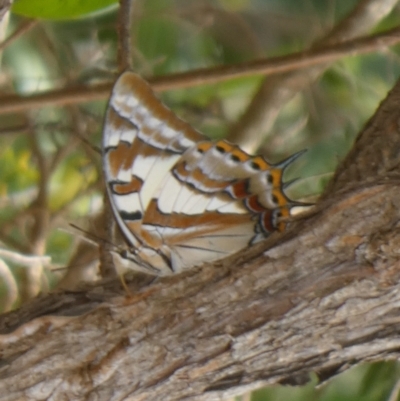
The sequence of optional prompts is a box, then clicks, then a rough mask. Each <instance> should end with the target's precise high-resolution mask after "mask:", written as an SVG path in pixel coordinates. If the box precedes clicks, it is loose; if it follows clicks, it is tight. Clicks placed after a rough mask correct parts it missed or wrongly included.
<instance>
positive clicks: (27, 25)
mask: <svg viewBox="0 0 400 401" xmlns="http://www.w3.org/2000/svg"><path fill="white" fill-rule="evenodd" d="M38 23H39V20H36V19H29V20H27V21H24V22H22V23H21V25H20V26H19V27H18V28H17V29H16V30H15V31H14V32H13V33H12V34H11V35H10V36H9V37H8V38H7V39H5V40H3V42H1V43H0V51H2V50H4V49H5V48H6V47H7V46H9V45H10V44H11V43H13V42H15V41H16V40H17V39H18V38H19V37H20V36H22V35H23V34H24V33H26V32H28V31H29V30H31V29H32V28H33V27H35V26H36V25H37V24H38Z"/></svg>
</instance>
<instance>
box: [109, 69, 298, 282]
mask: <svg viewBox="0 0 400 401" xmlns="http://www.w3.org/2000/svg"><path fill="white" fill-rule="evenodd" d="M301 153H303V152H299V153H296V154H294V155H293V156H291V157H289V158H288V159H286V160H284V161H282V162H280V163H278V164H271V163H269V162H268V161H267V160H266V159H265V158H264V157H262V156H250V155H248V154H247V153H246V152H244V151H243V150H241V149H240V148H239V147H238V146H235V145H233V144H231V143H229V142H228V141H225V140H219V141H211V140H209V139H207V137H205V136H204V135H202V134H201V133H199V132H198V131H196V130H195V129H194V128H192V127H191V126H190V125H189V124H188V123H186V122H184V121H183V120H181V119H180V118H178V117H177V116H176V115H175V114H174V113H173V112H172V111H171V110H170V109H168V108H167V107H166V106H165V105H164V104H163V103H162V102H161V101H160V100H159V99H158V98H157V97H156V96H155V94H154V93H153V91H152V89H151V87H150V85H149V84H148V83H147V82H146V81H144V80H143V79H142V78H141V77H140V76H139V75H137V74H135V73H133V72H130V71H126V72H124V73H123V74H122V75H121V76H120V77H119V78H118V80H117V81H116V83H115V85H114V88H113V90H112V93H111V98H110V101H109V104H108V107H107V111H106V117H105V123H104V129H103V139H102V157H103V170H104V175H105V181H106V188H107V192H108V196H109V200H110V204H111V207H112V210H113V214H114V217H115V220H116V222H117V224H118V226H119V228H120V231H121V232H122V234H123V236H124V238H125V240H126V243H127V245H128V246H127V247H125V249H119V250H117V251H115V252H114V256H115V257H118V259H119V263H122V265H123V266H124V267H127V268H131V269H135V270H139V271H144V272H147V273H150V274H154V275H168V274H172V273H179V272H181V271H183V270H185V269H189V268H192V267H194V266H196V265H199V264H202V263H204V262H210V261H215V260H218V259H222V258H224V257H225V256H227V255H230V254H233V253H234V252H237V251H238V250H240V249H243V248H245V247H247V246H248V245H251V244H253V243H256V242H258V241H260V240H261V239H263V238H265V237H267V236H268V235H270V234H271V233H272V232H274V231H283V230H284V228H285V225H286V223H285V221H284V220H285V218H287V217H288V216H289V215H290V209H291V208H292V207H293V206H296V205H299V204H300V203H299V202H295V201H292V200H290V199H289V198H288V197H287V196H286V195H285V193H284V188H285V184H283V181H282V176H283V173H284V170H285V168H286V167H287V166H288V165H289V164H291V163H292V162H293V161H294V160H295V159H297V157H298V156H299V155H300V154H301Z"/></svg>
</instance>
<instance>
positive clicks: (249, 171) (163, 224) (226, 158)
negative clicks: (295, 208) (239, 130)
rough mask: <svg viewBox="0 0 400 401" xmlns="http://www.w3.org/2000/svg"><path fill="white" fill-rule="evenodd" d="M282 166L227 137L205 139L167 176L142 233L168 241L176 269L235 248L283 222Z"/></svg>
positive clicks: (155, 241)
mask: <svg viewBox="0 0 400 401" xmlns="http://www.w3.org/2000/svg"><path fill="white" fill-rule="evenodd" d="M283 168H284V166H283V167H282V166H273V165H271V164H269V163H268V162H267V161H266V160H265V159H264V158H262V157H260V156H256V157H251V156H249V155H248V154H247V153H245V152H244V151H242V150H241V149H240V148H238V147H237V146H234V145H232V144H230V143H228V142H226V141H219V142H217V143H213V142H211V141H203V142H201V143H199V144H197V145H196V146H194V147H192V148H190V149H188V150H187V151H186V152H185V153H184V154H183V155H182V157H180V159H179V160H178V162H177V163H176V164H175V166H174V167H173V168H172V169H171V171H170V172H169V173H168V174H167V175H166V176H165V178H164V181H163V182H162V183H161V185H160V187H159V189H158V191H157V192H156V195H157V196H155V198H153V199H152V200H151V202H150V204H149V207H148V209H147V210H146V212H145V215H144V218H143V225H142V233H144V232H147V234H149V241H150V242H151V243H152V244H153V246H155V247H156V246H160V245H161V244H165V245H167V246H168V248H169V249H170V259H171V266H172V269H173V270H174V271H181V270H183V269H186V268H189V267H191V266H194V265H197V264H199V263H202V262H206V261H212V260H216V259H220V258H222V257H224V256H226V255H229V254H231V253H233V252H236V251H237V250H239V249H242V248H244V247H246V246H247V245H249V244H250V243H253V242H256V241H257V240H259V239H260V238H264V237H265V236H267V235H269V234H270V233H271V232H272V231H275V230H282V229H283V228H284V226H283V224H284V223H282V222H281V221H279V217H281V216H287V215H288V214H289V208H290V201H289V199H287V197H286V196H285V195H284V193H283V191H282V175H283Z"/></svg>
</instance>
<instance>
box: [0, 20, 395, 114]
mask: <svg viewBox="0 0 400 401" xmlns="http://www.w3.org/2000/svg"><path fill="white" fill-rule="evenodd" d="M399 42H400V28H395V29H392V30H390V31H386V32H384V33H380V34H377V35H372V36H368V37H361V38H358V39H354V40H349V41H346V42H342V43H339V44H335V45H331V46H327V47H326V48H324V49H318V50H315V49H313V50H307V51H304V52H296V53H292V54H289V55H286V56H280V57H273V58H270V59H261V60H254V61H251V62H247V63H240V64H236V65H224V66H218V67H214V68H201V69H197V70H192V71H188V72H183V73H177V74H170V75H164V76H159V77H154V78H149V79H148V81H149V82H150V83H151V85H152V86H153V89H154V90H155V91H159V92H162V91H166V90H170V89H178V88H189V87H193V86H199V85H206V84H213V83H216V82H223V81H227V80H230V79H234V78H239V77H246V76H252V75H268V74H278V73H282V72H287V71H293V70H298V69H301V68H306V67H311V66H314V65H319V64H324V63H328V62H333V61H335V60H338V59H340V58H342V57H345V56H357V55H361V54H367V53H371V52H374V51H376V50H378V49H384V48H386V47H389V46H393V45H395V44H396V43H399ZM112 85H113V84H112V83H105V84H100V85H97V86H77V87H75V88H63V89H59V90H54V91H49V92H44V93H40V94H37V95H32V96H27V97H21V96H19V95H9V96H4V97H0V114H5V113H12V112H20V111H25V110H32V109H35V108H39V107H44V106H65V105H67V104H74V103H83V102H89V101H93V100H99V99H104V98H107V97H108V96H109V95H110V91H111V89H112Z"/></svg>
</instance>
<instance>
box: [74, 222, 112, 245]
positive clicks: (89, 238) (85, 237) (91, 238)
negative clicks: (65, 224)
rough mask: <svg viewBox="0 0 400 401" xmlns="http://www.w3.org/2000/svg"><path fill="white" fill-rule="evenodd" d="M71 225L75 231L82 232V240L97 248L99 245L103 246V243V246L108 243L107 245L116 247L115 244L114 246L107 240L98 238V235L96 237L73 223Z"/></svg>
mask: <svg viewBox="0 0 400 401" xmlns="http://www.w3.org/2000/svg"><path fill="white" fill-rule="evenodd" d="M69 225H70V226H71V227H72V228H75V230H78V231H80V232H81V233H83V234H84V235H82V236H81V237H82V239H83V240H85V241H88V242H90V243H92V244H94V245H96V246H98V245H99V244H101V243H103V244H104V243H106V244H109V245H112V246H113V247H115V244H113V243H112V242H110V241H108V240H106V239H105V238H102V237H100V236H98V235H95V234H93V233H91V232H89V231H86V230H84V229H83V228H81V227H78V226H76V225H75V224H73V223H70V224H69ZM66 231H67V230H66Z"/></svg>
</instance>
